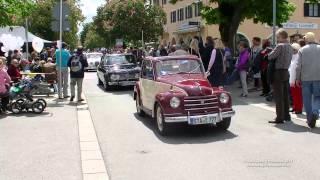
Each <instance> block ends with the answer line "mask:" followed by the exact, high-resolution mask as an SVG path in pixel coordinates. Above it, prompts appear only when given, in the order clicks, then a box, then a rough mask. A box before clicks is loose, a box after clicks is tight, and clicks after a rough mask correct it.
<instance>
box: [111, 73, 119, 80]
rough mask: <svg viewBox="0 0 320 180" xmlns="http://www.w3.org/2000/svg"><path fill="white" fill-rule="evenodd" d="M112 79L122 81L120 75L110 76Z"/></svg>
mask: <svg viewBox="0 0 320 180" xmlns="http://www.w3.org/2000/svg"><path fill="white" fill-rule="evenodd" d="M110 79H111V80H119V79H120V75H118V74H112V75H111V76H110Z"/></svg>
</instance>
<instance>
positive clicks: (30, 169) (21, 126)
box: [0, 98, 82, 180]
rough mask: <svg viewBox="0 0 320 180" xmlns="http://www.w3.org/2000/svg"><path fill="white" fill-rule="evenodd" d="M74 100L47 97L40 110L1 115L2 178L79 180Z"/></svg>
mask: <svg viewBox="0 0 320 180" xmlns="http://www.w3.org/2000/svg"><path fill="white" fill-rule="evenodd" d="M77 124H78V123H77V113H76V104H69V102H68V101H67V100H65V101H64V102H61V101H57V100H56V99H55V98H50V99H49V100H48V107H47V109H46V111H45V112H43V114H40V115H36V114H32V113H23V114H21V115H12V114H8V115H3V114H1V115H0V179H1V180H41V179H43V180H79V179H81V178H82V175H81V161H80V150H79V149H80V145H79V136H78V127H77Z"/></svg>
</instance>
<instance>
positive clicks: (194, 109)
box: [185, 106, 219, 111]
mask: <svg viewBox="0 0 320 180" xmlns="http://www.w3.org/2000/svg"><path fill="white" fill-rule="evenodd" d="M206 109H219V107H218V106H214V107H204V108H190V109H185V110H186V111H197V110H206Z"/></svg>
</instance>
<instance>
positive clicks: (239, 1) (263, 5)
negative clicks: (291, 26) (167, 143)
mask: <svg viewBox="0 0 320 180" xmlns="http://www.w3.org/2000/svg"><path fill="white" fill-rule="evenodd" d="M177 1H178V0H171V3H176V2H177ZM213 5H215V6H213ZM277 11H278V12H281V13H277V16H276V17H277V25H279V26H281V24H282V23H284V22H286V21H288V20H289V18H290V16H291V15H292V14H293V12H294V11H295V5H294V4H293V3H290V2H288V0H277ZM201 15H202V17H203V18H204V19H205V21H206V23H207V24H218V25H219V31H220V36H221V39H222V41H224V42H226V43H227V44H228V46H229V47H234V46H233V43H234V42H233V39H234V37H235V35H236V33H237V31H238V28H239V25H240V24H241V23H242V22H243V21H244V20H246V19H252V20H253V21H254V23H266V24H268V25H272V17H273V16H272V3H271V1H261V0H210V3H209V4H208V5H205V6H203V8H202V10H201Z"/></svg>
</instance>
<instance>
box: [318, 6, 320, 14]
mask: <svg viewBox="0 0 320 180" xmlns="http://www.w3.org/2000/svg"><path fill="white" fill-rule="evenodd" d="M318 17H320V3H318Z"/></svg>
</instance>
